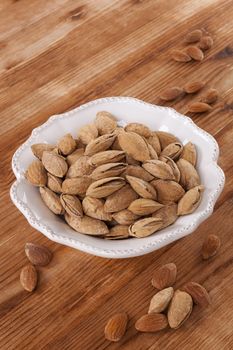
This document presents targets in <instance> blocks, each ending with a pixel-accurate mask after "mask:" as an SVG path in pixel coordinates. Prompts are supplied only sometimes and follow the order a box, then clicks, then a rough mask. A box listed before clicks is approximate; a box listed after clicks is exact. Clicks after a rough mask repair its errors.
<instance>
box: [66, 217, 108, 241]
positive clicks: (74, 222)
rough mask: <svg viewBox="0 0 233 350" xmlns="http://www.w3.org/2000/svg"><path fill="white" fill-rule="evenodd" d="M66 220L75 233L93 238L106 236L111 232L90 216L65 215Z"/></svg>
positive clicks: (103, 224) (102, 223) (101, 222)
mask: <svg viewBox="0 0 233 350" xmlns="http://www.w3.org/2000/svg"><path fill="white" fill-rule="evenodd" d="M65 220H66V222H67V223H68V225H70V226H71V227H72V228H73V229H74V230H75V231H77V232H80V233H83V234H86V235H92V236H104V235H105V234H107V233H108V232H109V230H108V227H107V225H106V224H105V223H104V222H103V221H101V220H98V219H94V218H91V217H89V216H86V215H84V216H82V217H81V216H73V215H72V216H71V215H69V214H67V213H65Z"/></svg>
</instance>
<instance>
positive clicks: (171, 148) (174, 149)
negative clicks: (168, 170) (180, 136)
mask: <svg viewBox="0 0 233 350" xmlns="http://www.w3.org/2000/svg"><path fill="white" fill-rule="evenodd" d="M182 151H183V145H182V144H181V143H180V142H173V143H170V144H169V145H168V146H167V147H165V148H164V149H163V150H162V152H161V154H160V156H162V157H163V156H167V157H169V158H171V159H173V160H176V159H177V158H179V156H180V154H181V152H182Z"/></svg>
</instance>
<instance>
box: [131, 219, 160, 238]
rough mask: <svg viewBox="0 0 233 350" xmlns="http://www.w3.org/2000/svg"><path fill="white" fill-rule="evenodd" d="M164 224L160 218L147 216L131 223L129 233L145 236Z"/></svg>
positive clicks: (138, 236) (140, 236)
mask: <svg viewBox="0 0 233 350" xmlns="http://www.w3.org/2000/svg"><path fill="white" fill-rule="evenodd" d="M162 226H163V221H162V220H161V219H160V218H153V217H147V218H145V219H141V220H137V221H136V222H135V223H134V224H132V225H130V227H129V234H130V236H132V237H137V238H143V237H147V236H150V235H152V234H153V233H155V232H156V231H158V230H160V229H161V228H162Z"/></svg>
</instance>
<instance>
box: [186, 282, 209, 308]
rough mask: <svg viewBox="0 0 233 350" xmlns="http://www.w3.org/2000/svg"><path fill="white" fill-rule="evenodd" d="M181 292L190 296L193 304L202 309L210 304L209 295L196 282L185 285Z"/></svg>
mask: <svg viewBox="0 0 233 350" xmlns="http://www.w3.org/2000/svg"><path fill="white" fill-rule="evenodd" d="M182 290H183V291H185V292H186V293H188V294H189V295H191V297H192V299H193V301H194V303H195V304H197V305H199V306H201V307H203V308H205V307H207V306H209V305H210V304H211V301H210V296H209V293H208V292H207V290H206V289H205V288H204V287H203V286H202V285H200V284H199V283H197V282H188V283H186V284H185V285H184V287H183V288H182Z"/></svg>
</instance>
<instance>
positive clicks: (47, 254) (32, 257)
mask: <svg viewBox="0 0 233 350" xmlns="http://www.w3.org/2000/svg"><path fill="white" fill-rule="evenodd" d="M25 254H26V256H27V258H28V259H29V261H30V262H31V263H32V264H33V265H38V266H46V265H48V264H49V263H50V261H51V260H52V257H53V255H52V252H51V251H50V250H49V249H48V248H47V247H45V246H43V245H40V244H34V243H29V242H28V243H26V244H25Z"/></svg>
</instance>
